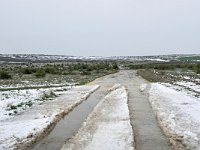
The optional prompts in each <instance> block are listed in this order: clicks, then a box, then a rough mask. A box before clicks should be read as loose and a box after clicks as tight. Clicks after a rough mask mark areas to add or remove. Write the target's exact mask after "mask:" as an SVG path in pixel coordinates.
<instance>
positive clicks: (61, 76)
mask: <svg viewBox="0 0 200 150" xmlns="http://www.w3.org/2000/svg"><path fill="white" fill-rule="evenodd" d="M0 70H1V71H0V78H1V79H2V80H0V84H2V85H8V87H7V86H5V88H1V89H0V91H5V90H11V89H13V90H14V89H34V88H47V87H48V88H49V87H58V86H66V85H68V84H69V83H72V84H76V85H77V84H85V83H88V82H90V81H92V80H94V79H96V78H98V77H101V76H104V75H107V74H111V73H115V72H117V71H118V65H117V63H116V62H114V61H88V62H87V61H85V62H82V61H80V62H55V63H22V64H4V65H0ZM11 75H12V76H11ZM6 79H10V80H6ZM16 84H19V85H20V86H16V87H15V85H16ZM10 85H11V86H12V88H10V87H9V86H10ZM38 85H40V86H38Z"/></svg>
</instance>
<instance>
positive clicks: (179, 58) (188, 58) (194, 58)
mask: <svg viewBox="0 0 200 150" xmlns="http://www.w3.org/2000/svg"><path fill="white" fill-rule="evenodd" d="M178 60H181V61H197V60H200V56H184V57H178Z"/></svg>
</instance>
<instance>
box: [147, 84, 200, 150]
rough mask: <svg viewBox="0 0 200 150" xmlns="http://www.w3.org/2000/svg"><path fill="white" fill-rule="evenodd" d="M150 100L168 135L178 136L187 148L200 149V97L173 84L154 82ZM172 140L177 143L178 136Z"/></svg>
mask: <svg viewBox="0 0 200 150" xmlns="http://www.w3.org/2000/svg"><path fill="white" fill-rule="evenodd" d="M149 100H150V103H151V104H152V107H153V109H154V110H155V111H156V113H157V116H158V120H159V123H160V125H161V127H162V128H163V130H164V131H165V132H166V134H167V135H169V136H171V137H172V135H176V136H178V141H179V142H181V143H182V144H183V145H184V146H186V148H187V149H194V150H195V149H196V150H197V149H200V117H199V115H200V98H197V97H193V96H191V95H188V94H187V93H185V92H184V91H177V90H175V89H174V87H173V85H171V86H170V85H168V87H166V86H164V85H161V84H159V83H153V84H152V87H151V90H150V97H149ZM170 140H171V143H172V144H176V143H174V142H176V140H177V139H176V138H175V139H170ZM174 140H175V141H174Z"/></svg>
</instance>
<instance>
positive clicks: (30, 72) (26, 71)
mask: <svg viewBox="0 0 200 150" xmlns="http://www.w3.org/2000/svg"><path fill="white" fill-rule="evenodd" d="M32 72H33V70H32V69H31V68H24V69H22V73H23V74H32Z"/></svg>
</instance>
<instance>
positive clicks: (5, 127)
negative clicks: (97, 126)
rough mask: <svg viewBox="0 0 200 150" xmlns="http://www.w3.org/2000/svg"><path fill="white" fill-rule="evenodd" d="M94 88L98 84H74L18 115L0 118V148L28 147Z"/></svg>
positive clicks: (96, 87) (21, 149) (47, 131)
mask: <svg viewBox="0 0 200 150" xmlns="http://www.w3.org/2000/svg"><path fill="white" fill-rule="evenodd" d="M98 87H99V86H98V85H93V86H77V87H74V88H72V89H70V90H69V91H66V93H65V94H64V95H62V96H61V97H57V98H55V99H54V100H52V101H46V102H44V103H43V104H42V105H36V106H34V107H32V108H30V109H28V110H27V111H25V112H24V113H22V114H19V115H18V116H15V117H13V118H10V119H6V120H4V121H2V122H1V124H0V149H5V150H8V149H9V150H12V149H20V150H23V149H29V147H30V146H31V145H32V144H33V143H35V142H36V141H38V140H39V139H41V138H42V137H43V136H45V135H46V134H47V133H49V132H50V131H51V130H52V129H53V127H54V126H55V125H56V123H57V122H58V121H59V120H60V119H61V118H62V117H63V116H64V115H66V114H67V113H69V112H70V111H71V110H72V109H73V108H74V107H75V106H77V105H78V104H80V103H81V102H82V101H84V100H85V99H86V98H87V97H88V96H89V95H90V94H91V93H92V92H94V91H95V90H96V89H98Z"/></svg>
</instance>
